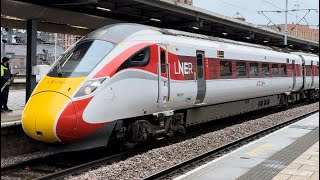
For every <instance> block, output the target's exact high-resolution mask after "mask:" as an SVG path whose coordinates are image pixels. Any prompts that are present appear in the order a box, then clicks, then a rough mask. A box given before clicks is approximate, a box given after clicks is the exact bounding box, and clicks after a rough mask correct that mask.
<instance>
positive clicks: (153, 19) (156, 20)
mask: <svg viewBox="0 0 320 180" xmlns="http://www.w3.org/2000/svg"><path fill="white" fill-rule="evenodd" d="M150 21H155V22H160V21H161V20H160V19H156V18H151V19H150Z"/></svg>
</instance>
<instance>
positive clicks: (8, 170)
mask: <svg viewBox="0 0 320 180" xmlns="http://www.w3.org/2000/svg"><path fill="white" fill-rule="evenodd" d="M296 106H298V105H294V106H292V107H291V108H294V107H296ZM300 106H301V104H300ZM275 112H279V111H274V110H270V111H267V112H266V111H265V110H264V111H257V112H255V113H247V114H243V115H240V116H237V118H234V119H237V120H232V117H231V118H226V119H222V120H220V121H215V122H211V123H209V124H210V125H208V124H206V125H199V126H197V127H194V128H196V129H198V130H197V131H195V129H191V130H190V131H191V132H192V133H189V134H186V135H181V136H178V137H176V138H171V139H170V141H165V140H164V141H160V142H157V143H154V144H152V145H149V146H143V147H142V146H140V147H137V148H135V149H130V150H128V151H127V152H124V153H119V154H114V153H113V154H109V155H108V157H106V156H107V155H106V154H104V156H100V157H99V156H97V157H96V158H93V159H88V160H86V161H82V162H76V163H74V162H72V163H71V164H68V163H59V162H58V159H59V158H60V159H63V157H66V156H68V155H63V156H62V157H59V155H53V156H50V157H48V158H40V159H35V160H31V161H27V162H24V163H20V164H17V165H14V166H8V167H5V168H1V176H2V177H3V176H8V177H17V178H18V179H62V178H63V177H66V176H69V175H74V174H79V173H81V172H85V171H88V170H90V169H93V168H97V167H99V166H101V165H108V164H110V163H114V162H119V161H121V160H124V159H127V158H129V157H132V156H134V155H137V154H141V153H143V152H146V151H149V150H151V149H154V148H159V147H162V146H166V145H169V144H173V143H176V142H181V141H184V140H186V139H190V138H193V137H196V136H199V135H201V134H205V133H208V132H212V131H215V130H218V129H223V128H224V127H228V126H230V125H233V124H239V123H244V122H246V121H248V120H249V119H252V118H258V117H262V116H266V115H268V114H272V113H275ZM252 116H254V117H252ZM305 116H307V115H305ZM249 117H250V118H249ZM248 118H249V119H248ZM295 121H297V119H295V120H291V121H290V122H286V123H287V124H291V123H293V122H295ZM283 126H284V125H282V126H281V125H277V126H276V127H278V128H281V127H283ZM210 127H211V128H210ZM213 127H214V128H213ZM274 128H275V127H272V128H270V130H264V131H262V132H259V134H261V136H262V134H265V133H267V132H269V131H272V129H274ZM250 137H251V136H250ZM250 137H246V138H243V139H242V142H246V141H249V140H250ZM254 137H256V135H252V137H251V139H252V138H254ZM238 144H241V141H239V142H238ZM228 146H236V142H233V143H230V144H228ZM238 146H239V145H238ZM223 148H224V147H220V148H218V149H220V151H224V150H223ZM216 152H217V150H216ZM89 154H92V152H91V153H89ZM209 154H210V153H209ZM211 154H213V155H214V154H217V153H215V152H213V153H211ZM84 155H85V153H82V154H81V153H80V154H79V155H78V158H80V159H81V158H83V157H84ZM76 157H77V156H76ZM198 158H199V157H198ZM51 161H52V162H53V163H48V162H51ZM56 161H57V162H56ZM183 164H184V163H183ZM16 171H22V172H25V173H21V174H20V175H17V173H16ZM168 171H169V169H167V170H166V171H165V172H168ZM162 173H164V172H162ZM156 176H159V175H156V174H155V175H154V176H150V177H148V178H146V179H153V178H156ZM162 176H163V175H161V177H160V178H158V179H161V178H162ZM1 179H3V178H1ZM4 179H5V178H4ZM9 179H11V178H9ZM156 179H157V178H156Z"/></svg>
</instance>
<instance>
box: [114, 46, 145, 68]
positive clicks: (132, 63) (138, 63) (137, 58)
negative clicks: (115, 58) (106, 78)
mask: <svg viewBox="0 0 320 180" xmlns="http://www.w3.org/2000/svg"><path fill="white" fill-rule="evenodd" d="M149 61H150V47H146V48H144V49H142V50H141V51H139V52H137V53H135V54H134V55H132V56H131V57H130V58H129V59H127V60H126V61H125V62H124V63H123V64H122V65H121V66H120V67H119V69H118V71H120V70H122V69H125V68H128V67H143V66H146V65H148V63H149Z"/></svg>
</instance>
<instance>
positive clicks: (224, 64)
mask: <svg viewBox="0 0 320 180" xmlns="http://www.w3.org/2000/svg"><path fill="white" fill-rule="evenodd" d="M220 75H221V77H227V76H232V63H231V61H220Z"/></svg>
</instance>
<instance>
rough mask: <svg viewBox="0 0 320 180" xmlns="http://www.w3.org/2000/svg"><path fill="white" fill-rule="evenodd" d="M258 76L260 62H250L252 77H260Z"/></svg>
mask: <svg viewBox="0 0 320 180" xmlns="http://www.w3.org/2000/svg"><path fill="white" fill-rule="evenodd" d="M258 76H259V64H258V63H250V77H258Z"/></svg>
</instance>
